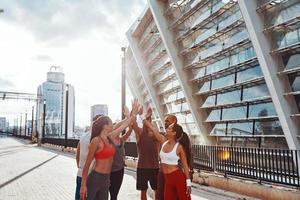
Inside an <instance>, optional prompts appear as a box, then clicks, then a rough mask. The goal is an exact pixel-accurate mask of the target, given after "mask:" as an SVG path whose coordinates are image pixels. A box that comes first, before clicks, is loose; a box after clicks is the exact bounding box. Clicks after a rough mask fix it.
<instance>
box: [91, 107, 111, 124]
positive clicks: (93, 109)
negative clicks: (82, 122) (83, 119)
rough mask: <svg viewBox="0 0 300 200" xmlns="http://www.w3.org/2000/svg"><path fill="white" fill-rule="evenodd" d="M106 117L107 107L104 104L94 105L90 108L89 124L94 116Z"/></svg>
mask: <svg viewBox="0 0 300 200" xmlns="http://www.w3.org/2000/svg"><path fill="white" fill-rule="evenodd" d="M99 114H101V115H108V107H107V105H106V104H96V105H93V106H91V123H92V121H93V118H94V117H95V116H96V115H99Z"/></svg>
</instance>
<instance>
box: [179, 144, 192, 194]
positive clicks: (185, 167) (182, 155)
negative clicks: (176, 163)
mask: <svg viewBox="0 0 300 200" xmlns="http://www.w3.org/2000/svg"><path fill="white" fill-rule="evenodd" d="M178 150H179V157H180V160H181V163H182V165H183V170H184V174H185V177H186V180H187V191H186V192H187V194H189V195H190V194H191V178H190V169H189V166H188V164H187V159H186V155H185V152H184V150H183V147H182V146H181V145H179V147H178ZM188 182H189V183H188Z"/></svg>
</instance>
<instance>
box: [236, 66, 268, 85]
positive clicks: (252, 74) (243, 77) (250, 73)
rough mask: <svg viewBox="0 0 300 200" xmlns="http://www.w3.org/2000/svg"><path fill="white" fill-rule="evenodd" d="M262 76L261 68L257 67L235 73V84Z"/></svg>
mask: <svg viewBox="0 0 300 200" xmlns="http://www.w3.org/2000/svg"><path fill="white" fill-rule="evenodd" d="M261 76H263V73H262V71H261V68H260V66H259V65H257V66H256V67H253V68H249V69H246V70H243V71H240V72H238V73H237V83H240V82H244V81H247V80H251V79H254V78H257V77H261Z"/></svg>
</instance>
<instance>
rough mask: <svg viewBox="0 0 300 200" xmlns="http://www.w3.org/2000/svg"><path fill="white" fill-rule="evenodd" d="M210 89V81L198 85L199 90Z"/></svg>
mask: <svg viewBox="0 0 300 200" xmlns="http://www.w3.org/2000/svg"><path fill="white" fill-rule="evenodd" d="M209 90H210V81H208V82H205V83H204V84H203V85H202V86H200V89H199V92H206V91H209Z"/></svg>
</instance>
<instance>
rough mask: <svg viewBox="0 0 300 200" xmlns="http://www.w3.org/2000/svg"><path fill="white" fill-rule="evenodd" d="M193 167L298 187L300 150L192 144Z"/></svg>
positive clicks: (131, 148) (132, 147) (129, 147)
mask: <svg viewBox="0 0 300 200" xmlns="http://www.w3.org/2000/svg"><path fill="white" fill-rule="evenodd" d="M42 143H48V144H54V145H58V146H67V147H73V148H76V147H77V144H78V140H77V139H67V140H65V139H63V138H43V139H42ZM125 152H126V156H127V157H132V158H137V157H138V154H137V148H136V143H135V142H126V143H125ZM192 153H193V159H194V170H204V171H211V172H216V173H221V174H223V175H224V176H225V177H227V176H229V175H231V176H238V177H245V178H249V179H254V180H257V181H258V182H259V183H261V182H272V183H278V184H284V185H292V186H297V187H300V176H299V171H300V169H299V167H300V150H282V149H264V148H245V147H223V146H206V145H193V146H192Z"/></svg>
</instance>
